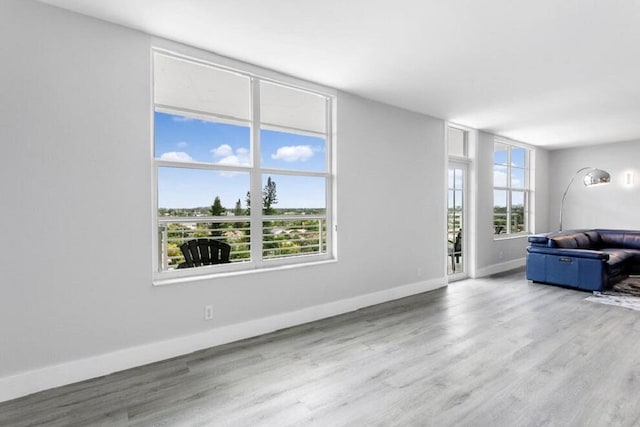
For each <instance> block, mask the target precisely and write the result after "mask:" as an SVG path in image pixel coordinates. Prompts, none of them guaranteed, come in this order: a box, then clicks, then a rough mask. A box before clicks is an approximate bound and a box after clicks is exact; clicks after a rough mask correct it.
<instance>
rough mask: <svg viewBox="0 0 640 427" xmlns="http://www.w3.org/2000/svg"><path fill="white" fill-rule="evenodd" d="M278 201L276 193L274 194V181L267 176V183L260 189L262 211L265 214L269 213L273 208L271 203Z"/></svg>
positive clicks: (271, 212)
mask: <svg viewBox="0 0 640 427" xmlns="http://www.w3.org/2000/svg"><path fill="white" fill-rule="evenodd" d="M277 203H278V195H277V194H276V182H275V181H272V180H271V177H269V178H267V183H266V184H265V186H264V189H263V190H262V212H263V213H264V214H265V215H271V214H273V213H274V211H275V209H274V208H272V207H271V206H272V205H275V204H277Z"/></svg>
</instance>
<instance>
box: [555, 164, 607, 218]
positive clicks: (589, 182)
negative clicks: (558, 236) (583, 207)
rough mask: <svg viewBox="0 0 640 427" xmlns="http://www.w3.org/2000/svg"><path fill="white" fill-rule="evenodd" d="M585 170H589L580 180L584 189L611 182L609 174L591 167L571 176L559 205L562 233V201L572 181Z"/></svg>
mask: <svg viewBox="0 0 640 427" xmlns="http://www.w3.org/2000/svg"><path fill="white" fill-rule="evenodd" d="M586 170H589V172H587V174H586V175H585V176H584V178H583V180H582V182H584V185H585V186H586V187H591V186H593V185H601V184H608V183H609V182H610V181H611V176H610V175H609V172H605V171H603V170H601V169H596V168H592V167H585V168H582V169H579V170H578V171H577V172H576V174H575V175H573V178H571V181H569V184H568V185H567V188H566V189H565V190H564V194H563V195H562V202H561V203H560V231H562V211H563V210H564V199H565V198H566V197H567V192H568V191H569V187H571V184H573V181H574V180H575V179H576V177H577V176H578V175H580V172H584V171H586Z"/></svg>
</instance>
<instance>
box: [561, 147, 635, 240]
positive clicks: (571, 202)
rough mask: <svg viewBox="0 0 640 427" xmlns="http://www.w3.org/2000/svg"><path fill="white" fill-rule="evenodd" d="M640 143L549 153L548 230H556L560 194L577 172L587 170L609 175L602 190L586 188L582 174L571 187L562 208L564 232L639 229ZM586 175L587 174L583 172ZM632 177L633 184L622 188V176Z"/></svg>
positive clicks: (623, 178) (623, 182) (598, 187)
mask: <svg viewBox="0 0 640 427" xmlns="http://www.w3.org/2000/svg"><path fill="white" fill-rule="evenodd" d="M638 159H640V141H630V142H619V143H613V144H601V145H595V146H590V147H582V148H572V149H565V150H557V151H552V152H551V154H550V163H549V166H550V167H549V170H550V171H553V175H552V177H551V178H550V179H553V182H554V183H557V185H556V184H554V185H551V186H550V194H549V196H550V201H551V203H550V204H549V218H550V224H549V225H550V228H551V229H552V230H557V229H558V226H559V215H560V214H559V212H560V201H561V200H562V194H563V193H564V190H565V188H566V186H567V184H568V183H569V181H570V180H571V178H572V177H573V176H574V175H575V173H576V171H578V170H579V169H581V168H583V167H586V166H590V167H597V168H599V169H603V170H605V171H607V172H609V174H611V183H610V184H609V185H605V186H595V187H585V186H584V185H583V183H582V178H583V177H584V172H583V173H581V174H580V175H579V176H578V177H577V178H576V180H575V181H574V183H573V184H572V185H571V188H570V189H569V192H568V193H567V198H566V200H565V206H564V219H563V229H565V230H570V229H575V228H619V229H634V230H637V229H640V216H639V215H638V212H640V163H639V160H638ZM585 172H586V171H585ZM626 172H633V173H634V174H635V184H634V185H632V186H626V185H625V173H626Z"/></svg>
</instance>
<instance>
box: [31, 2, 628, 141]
mask: <svg viewBox="0 0 640 427" xmlns="http://www.w3.org/2000/svg"><path fill="white" fill-rule="evenodd" d="M41 1H42V2H43V3H49V4H52V5H56V6H60V7H63V8H66V9H70V10H73V11H76V12H79V13H82V14H86V15H90V16H94V17H97V18H100V19H103V20H106V21H111V22H115V23H118V24H122V25H125V26H128V27H132V28H136V29H139V30H142V31H144V32H147V33H150V34H153V35H157V36H161V37H165V38H168V39H171V40H175V41H178V42H182V43H186V44H189V45H192V46H196V47H199V48H203V49H206V50H209V51H212V52H215V53H217V54H220V55H223V56H228V57H231V58H235V59H239V60H242V61H246V62H250V63H253V64H256V65H259V66H262V67H266V68H270V69H273V70H277V71H280V72H283V73H286V74H290V75H292V76H296V77H300V78H303V79H306V80H310V81H314V82H317V83H321V84H324V85H327V86H331V87H334V88H337V89H341V90H345V91H348V92H351V93H355V94H358V95H361V96H363V97H367V98H371V99H375V100H378V101H382V102H385V103H388V104H392V105H396V106H400V107H404V108H407V109H409V110H413V111H418V112H421V113H425V114H429V115H431V116H435V117H439V118H443V119H447V120H450V121H452V122H455V123H458V124H462V125H466V126H470V127H473V128H476V129H481V130H485V131H488V132H492V133H495V134H499V135H503V136H506V137H510V138H513V139H516V140H520V141H523V142H528V143H531V144H534V145H538V146H544V147H547V148H560V147H567V146H574V145H585V144H596V143H604V142H614V141H625V140H633V139H640V84H639V83H640V49H639V47H640V1H637V0H528V1H520V0H485V1H478V0H393V1H391V0H322V1H311V0H306V1H305V0H91V1H86V0H41Z"/></svg>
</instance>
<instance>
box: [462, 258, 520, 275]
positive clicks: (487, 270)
mask: <svg viewBox="0 0 640 427" xmlns="http://www.w3.org/2000/svg"><path fill="white" fill-rule="evenodd" d="M526 262H527V259H526V258H518V259H512V260H511V261H506V262H501V263H500V264H493V265H490V266H488V267H483V268H479V269H477V270H476V274H475V275H474V276H473V278H474V279H475V278H477V277H485V276H490V275H492V274H497V273H502V272H504V271H509V270H513V269H515V268H520V267H524V265H525V264H526Z"/></svg>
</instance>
